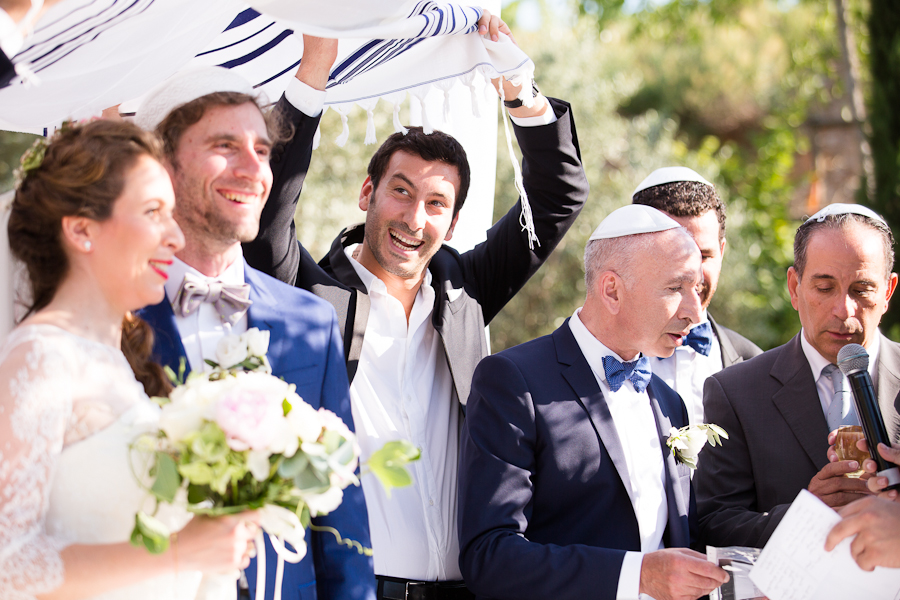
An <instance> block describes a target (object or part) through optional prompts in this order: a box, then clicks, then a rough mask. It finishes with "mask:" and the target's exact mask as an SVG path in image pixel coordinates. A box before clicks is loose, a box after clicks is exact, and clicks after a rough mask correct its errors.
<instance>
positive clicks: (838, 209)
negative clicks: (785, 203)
mask: <svg viewBox="0 0 900 600" xmlns="http://www.w3.org/2000/svg"><path fill="white" fill-rule="evenodd" d="M848 214H854V215H862V216H864V217H869V218H870V219H875V220H876V221H880V222H882V223H884V224H885V225H887V222H885V220H884V218H882V216H881V215H879V214H878V213H877V212H875V211H874V210H872V209H871V208H868V207H865V206H861V205H859V204H843V203H841V202H835V203H834V204H829V205H828V206H826V207H825V208H823V209H822V210H820V211H819V212H817V213H816V214H814V215H813V216H811V217H810V218H808V219H807V220H806V221H804V223H809V222H810V221H813V220H815V221H818V222H819V223H821V222H822V221H824V220H825V219H827V218H828V217H831V216H834V215H848Z"/></svg>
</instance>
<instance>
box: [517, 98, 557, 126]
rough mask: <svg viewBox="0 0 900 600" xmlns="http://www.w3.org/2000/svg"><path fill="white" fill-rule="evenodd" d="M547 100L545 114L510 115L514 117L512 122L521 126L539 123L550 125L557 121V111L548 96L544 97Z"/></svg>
mask: <svg viewBox="0 0 900 600" xmlns="http://www.w3.org/2000/svg"><path fill="white" fill-rule="evenodd" d="M544 100H545V101H546V102H547V107H546V108H545V109H544V114H542V115H538V116H536V117H514V116H512V115H509V118H510V119H512V122H513V123H515V124H516V125H518V126H519V127H537V126H538V125H549V124H550V123H556V111H554V110H553V107H552V106H550V101H549V100H547V99H546V98H545V99H544Z"/></svg>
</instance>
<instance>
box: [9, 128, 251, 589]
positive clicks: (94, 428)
mask: <svg viewBox="0 0 900 600" xmlns="http://www.w3.org/2000/svg"><path fill="white" fill-rule="evenodd" d="M36 156H37V155H36V153H35V154H32V159H34V158H36ZM160 156H161V155H160V149H159V147H158V142H157V141H156V140H155V139H154V138H152V137H151V135H150V134H148V133H145V132H142V131H141V130H139V129H138V128H137V127H135V126H132V125H129V124H126V123H122V122H114V121H95V122H92V123H90V124H87V125H84V126H75V127H72V128H69V129H66V130H63V131H61V132H59V133H57V134H56V135H55V137H54V138H53V140H52V141H51V142H50V145H49V147H47V148H46V154H45V156H44V158H43V161H42V162H41V161H40V159H39V158H37V159H36V160H31V161H27V162H26V173H25V177H24V180H23V181H22V183H21V185H20V187H19V189H18V191H17V192H16V196H15V200H14V202H13V206H12V212H11V214H10V219H9V226H8V229H9V243H10V247H11V250H12V252H13V255H14V256H15V257H16V258H17V259H18V260H20V261H21V262H23V263H24V265H25V267H26V269H27V273H28V278H29V282H30V285H31V298H32V299H33V301H32V304H31V305H30V307H29V310H28V313H27V314H26V317H25V318H24V319H23V320H22V322H21V323H19V325H18V327H17V328H16V329H15V330H13V332H12V333H11V334H10V335H9V337H8V338H7V340H6V342H5V344H4V345H3V347H2V348H0V599H7V598H9V599H11V600H12V599H15V600H18V599H26V598H28V599H30V598H36V597H37V598H87V597H96V596H99V597H103V598H121V599H125V598H128V599H129V600H130V599H132V598H159V599H162V598H166V599H168V598H193V597H194V595H195V594H196V592H197V589H198V586H199V582H200V579H201V577H202V573H205V572H221V571H227V570H233V569H237V568H243V567H245V566H246V565H247V564H248V562H249V560H250V559H249V553H250V550H251V545H252V542H251V540H252V539H253V536H254V534H255V532H256V525H255V524H254V523H253V519H254V517H253V515H252V514H249V513H245V514H243V515H236V516H233V517H222V518H217V519H208V518H194V519H193V520H191V521H190V522H189V523H188V524H187V526H185V527H184V528H183V529H182V530H181V531H180V532H179V533H178V534H175V535H173V536H172V539H171V544H170V547H169V549H168V550H167V551H166V552H164V553H163V554H160V555H151V554H149V553H148V552H147V551H146V550H145V549H144V548H142V547H141V548H138V547H134V546H132V545H131V544H130V543H129V537H130V532H131V530H132V527H133V526H134V515H135V513H136V512H137V511H138V510H142V509H146V510H151V511H152V509H153V503H152V501H151V500H150V498H149V497H148V496H149V494H148V493H147V492H145V491H144V490H143V489H142V488H141V487H140V486H139V485H138V484H137V482H136V480H135V477H134V475H133V471H132V465H131V464H130V459H129V452H128V444H129V443H130V442H131V441H132V440H133V439H134V438H135V436H136V435H137V434H138V433H140V432H142V431H147V430H148V429H150V428H152V427H153V421H154V419H155V418H156V416H157V411H158V408H157V407H156V405H155V404H153V403H152V402H151V401H150V400H149V399H148V397H147V393H145V390H147V391H148V392H149V393H150V394H151V395H160V394H164V393H165V392H166V391H168V383H167V382H166V380H165V377H164V374H163V373H162V370H161V369H160V368H159V367H158V366H157V365H155V364H153V363H152V362H151V361H150V360H149V353H150V348H151V346H152V337H151V334H150V333H149V328H148V327H147V325H146V324H145V323H143V322H141V321H139V320H137V319H134V318H132V317H131V316H130V312H129V311H132V310H135V309H138V308H140V307H142V306H145V305H148V304H155V303H157V302H159V301H160V300H161V299H162V298H163V295H164V291H163V284H164V283H165V280H166V277H167V274H166V270H167V268H168V266H169V265H170V264H171V263H172V257H173V255H174V254H175V252H176V251H178V250H179V249H180V248H181V247H182V246H183V245H184V237H183V236H182V233H181V230H180V229H179V228H178V225H177V224H176V223H175V221H174V220H173V219H172V209H173V206H174V202H175V198H174V194H173V192H172V185H171V183H170V181H169V177H168V175H167V174H166V172H165V170H164V169H163V167H162V166H161V165H160V163H159V159H160ZM29 162H30V163H31V164H28V163H29ZM136 375H137V378H138V379H140V383H138V381H137V380H136V378H135V377H136ZM142 384H143V385H142ZM157 516H158V518H160V519H162V520H164V521H165V520H168V524H170V525H173V526H174V527H175V528H176V529H177V528H178V527H179V526H183V525H184V523H185V521H186V520H187V518H186V517H185V516H184V515H183V514H182V515H178V514H169V515H167V514H162V511H161V513H160V514H158V515H157Z"/></svg>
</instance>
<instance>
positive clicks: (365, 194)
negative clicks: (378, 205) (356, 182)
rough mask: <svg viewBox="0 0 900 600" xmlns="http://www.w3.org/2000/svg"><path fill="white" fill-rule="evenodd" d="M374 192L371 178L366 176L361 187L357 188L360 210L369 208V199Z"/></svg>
mask: <svg viewBox="0 0 900 600" xmlns="http://www.w3.org/2000/svg"><path fill="white" fill-rule="evenodd" d="M373 193H375V186H374V185H372V178H371V177H366V180H365V181H363V184H362V188H361V189H360V190H359V209H360V210H362V211H366V210H369V201H370V200H371V199H372V194H373Z"/></svg>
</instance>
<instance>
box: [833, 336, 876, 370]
mask: <svg viewBox="0 0 900 600" xmlns="http://www.w3.org/2000/svg"><path fill="white" fill-rule="evenodd" d="M837 359H838V360H837V366H838V368H839V369H840V370H841V373H843V374H844V375H849V374H850V373H857V372H859V371H865V370H866V369H868V368H869V353H868V352H866V349H865V348H863V347H862V346H860V345H859V344H847V345H846V346H844V347H843V348H841V350H840V352H838V355H837Z"/></svg>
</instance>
